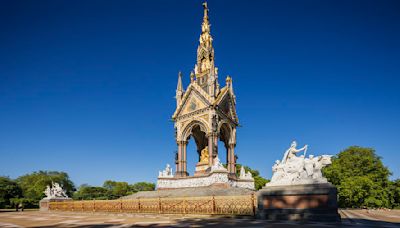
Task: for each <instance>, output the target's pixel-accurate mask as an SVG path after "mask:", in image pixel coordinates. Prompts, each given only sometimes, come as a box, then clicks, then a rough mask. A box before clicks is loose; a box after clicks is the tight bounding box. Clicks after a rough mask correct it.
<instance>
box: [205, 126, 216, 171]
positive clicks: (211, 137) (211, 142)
mask: <svg viewBox="0 0 400 228" xmlns="http://www.w3.org/2000/svg"><path fill="white" fill-rule="evenodd" d="M207 137H208V155H209V156H208V157H209V158H208V159H209V160H208V165H209V166H212V165H213V160H214V158H215V155H217V154H218V135H217V133H209V134H208V135H207Z"/></svg>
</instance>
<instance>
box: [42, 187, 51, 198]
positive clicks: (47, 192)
mask: <svg viewBox="0 0 400 228" xmlns="http://www.w3.org/2000/svg"><path fill="white" fill-rule="evenodd" d="M44 194H45V195H46V199H49V198H51V196H52V192H51V188H50V186H48V185H47V186H46V190H44Z"/></svg>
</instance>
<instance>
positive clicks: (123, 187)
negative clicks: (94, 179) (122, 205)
mask: <svg viewBox="0 0 400 228" xmlns="http://www.w3.org/2000/svg"><path fill="white" fill-rule="evenodd" d="M103 188H105V189H107V190H108V194H109V198H110V199H116V198H120V197H122V196H126V195H129V194H131V193H132V192H130V187H129V184H128V183H127V182H118V181H112V180H106V181H105V182H104V184H103Z"/></svg>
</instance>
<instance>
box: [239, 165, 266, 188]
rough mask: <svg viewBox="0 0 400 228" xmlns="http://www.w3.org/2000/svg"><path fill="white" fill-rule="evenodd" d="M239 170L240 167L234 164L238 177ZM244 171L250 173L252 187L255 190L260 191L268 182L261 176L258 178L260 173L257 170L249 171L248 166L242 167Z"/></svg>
mask: <svg viewBox="0 0 400 228" xmlns="http://www.w3.org/2000/svg"><path fill="white" fill-rule="evenodd" d="M241 168H242V165H240V164H236V175H238V176H239V175H240V169H241ZM244 170H245V171H246V172H250V173H251V175H252V176H253V178H254V187H255V189H256V190H259V189H261V188H262V187H264V186H265V184H266V183H268V182H269V180H268V179H265V178H263V177H262V176H260V172H259V171H258V170H256V169H251V168H250V167H248V166H244Z"/></svg>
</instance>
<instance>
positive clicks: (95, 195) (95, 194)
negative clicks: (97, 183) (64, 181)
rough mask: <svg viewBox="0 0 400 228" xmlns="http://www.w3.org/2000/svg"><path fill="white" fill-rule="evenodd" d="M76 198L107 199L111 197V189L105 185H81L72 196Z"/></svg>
mask: <svg viewBox="0 0 400 228" xmlns="http://www.w3.org/2000/svg"><path fill="white" fill-rule="evenodd" d="M72 198H73V199H75V200H92V199H98V200H105V199H110V198H109V190H107V189H106V188H103V187H93V186H89V185H87V184H84V185H81V186H80V187H79V188H78V191H76V192H75V193H74V195H73V197H72Z"/></svg>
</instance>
